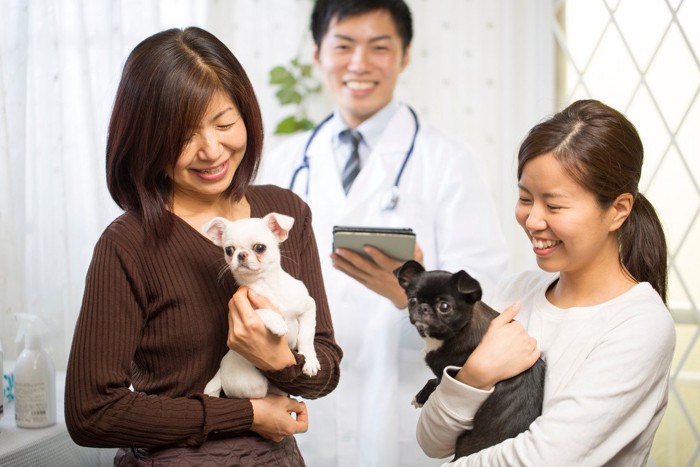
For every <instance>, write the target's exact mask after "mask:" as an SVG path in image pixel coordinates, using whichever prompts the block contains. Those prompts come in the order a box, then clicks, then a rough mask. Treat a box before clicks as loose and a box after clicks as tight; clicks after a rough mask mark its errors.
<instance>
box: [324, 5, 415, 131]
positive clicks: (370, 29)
mask: <svg viewBox="0 0 700 467" xmlns="http://www.w3.org/2000/svg"><path fill="white" fill-rule="evenodd" d="M314 59H315V61H316V64H317V66H318V68H319V69H320V70H321V73H322V74H323V78H324V81H325V83H326V88H327V89H328V90H329V92H330V93H331V94H332V96H333V99H334V100H335V102H336V104H337V105H338V107H339V109H340V113H341V115H342V117H343V119H344V120H345V121H346V123H347V124H348V125H350V126H351V127H353V128H354V127H357V126H358V125H359V124H360V123H362V122H363V121H365V120H367V119H368V118H370V117H371V116H372V115H374V114H375V113H377V112H378V111H379V110H381V109H382V108H383V107H384V106H386V105H387V104H388V103H389V102H390V101H391V99H392V97H393V94H394V88H395V87H396V83H397V81H398V78H399V75H400V74H401V72H402V71H403V70H404V68H405V67H406V65H408V61H409V48H406V50H404V48H403V44H402V42H401V37H400V36H399V35H398V33H397V31H396V26H395V24H394V21H393V19H392V17H391V14H390V13H389V12H388V11H386V10H374V11H370V12H368V13H363V14H359V15H356V16H350V17H347V18H344V19H343V20H342V21H338V20H337V19H333V20H332V21H331V23H330V26H329V28H328V32H327V33H326V35H325V36H324V37H323V40H322V41H321V45H320V47H319V49H317V50H316V51H315V54H314Z"/></svg>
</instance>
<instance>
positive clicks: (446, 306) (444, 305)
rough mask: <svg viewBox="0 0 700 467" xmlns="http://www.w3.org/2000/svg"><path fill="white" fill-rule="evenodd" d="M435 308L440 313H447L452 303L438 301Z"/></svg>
mask: <svg viewBox="0 0 700 467" xmlns="http://www.w3.org/2000/svg"><path fill="white" fill-rule="evenodd" d="M437 309H438V311H439V312H440V313H447V312H449V311H450V310H451V309H452V305H450V304H449V303H447V302H440V303H438V305H437Z"/></svg>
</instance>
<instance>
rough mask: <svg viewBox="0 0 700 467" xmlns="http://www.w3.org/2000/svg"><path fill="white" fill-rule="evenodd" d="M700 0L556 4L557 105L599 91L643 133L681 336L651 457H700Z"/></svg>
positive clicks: (668, 461) (663, 462)
mask: <svg viewBox="0 0 700 467" xmlns="http://www.w3.org/2000/svg"><path fill="white" fill-rule="evenodd" d="M698 21H700V0H559V1H555V2H554V22H553V24H554V35H555V39H556V44H557V47H556V51H557V108H563V107H564V106H565V105H566V104H568V103H570V102H572V101H574V100H576V99H580V98H587V97H591V98H595V99H598V100H601V101H603V102H605V103H607V104H609V105H611V106H612V107H615V108H617V109H618V110H620V111H622V112H623V113H625V114H626V115H627V117H628V118H629V119H630V120H631V121H632V122H633V123H634V124H635V126H636V127H637V129H638V130H639V132H640V135H641V137H642V140H643V142H644V147H645V162H644V169H643V173H642V181H641V185H640V190H641V191H642V192H643V193H644V194H645V195H646V196H647V197H648V198H649V199H650V200H651V202H652V203H653V204H654V206H655V207H656V209H657V211H658V212H659V216H660V217H661V220H662V222H663V224H664V230H665V232H666V239H667V242H668V247H669V266H670V267H669V292H670V293H669V305H670V307H671V309H672V313H673V316H674V319H675V321H676V331H677V344H676V354H675V357H674V363H673V369H672V387H671V391H670V395H669V406H668V409H667V411H666V415H665V417H664V421H663V422H662V425H661V427H660V428H659V431H658V432H657V435H656V438H655V441H654V445H653V448H652V453H651V459H650V460H649V464H650V465H654V466H674V467H675V466H686V465H687V466H693V465H695V466H697V465H700V327H699V326H698V323H699V322H700V311H699V310H698V307H699V306H700V27H698Z"/></svg>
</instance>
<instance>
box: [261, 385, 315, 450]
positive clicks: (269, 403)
mask: <svg viewBox="0 0 700 467" xmlns="http://www.w3.org/2000/svg"><path fill="white" fill-rule="evenodd" d="M250 403H251V404H253V425H252V426H251V427H250V429H251V430H253V431H254V432H256V433H258V434H259V435H260V436H262V437H263V438H267V439H270V440H272V441H275V442H280V441H282V438H284V437H285V436H291V435H294V434H296V433H305V432H306V430H308V429H309V416H308V412H307V411H306V404H304V403H303V402H301V401H298V400H296V399H292V398H290V397H285V396H280V395H277V394H268V395H267V396H266V397H264V398H262V399H251V400H250Z"/></svg>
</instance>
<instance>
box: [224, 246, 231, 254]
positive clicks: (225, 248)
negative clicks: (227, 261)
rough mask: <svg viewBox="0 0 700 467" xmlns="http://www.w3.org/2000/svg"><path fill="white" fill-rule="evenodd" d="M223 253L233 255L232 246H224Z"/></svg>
mask: <svg viewBox="0 0 700 467" xmlns="http://www.w3.org/2000/svg"><path fill="white" fill-rule="evenodd" d="M224 253H226V256H233V247H232V246H227V247H224Z"/></svg>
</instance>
